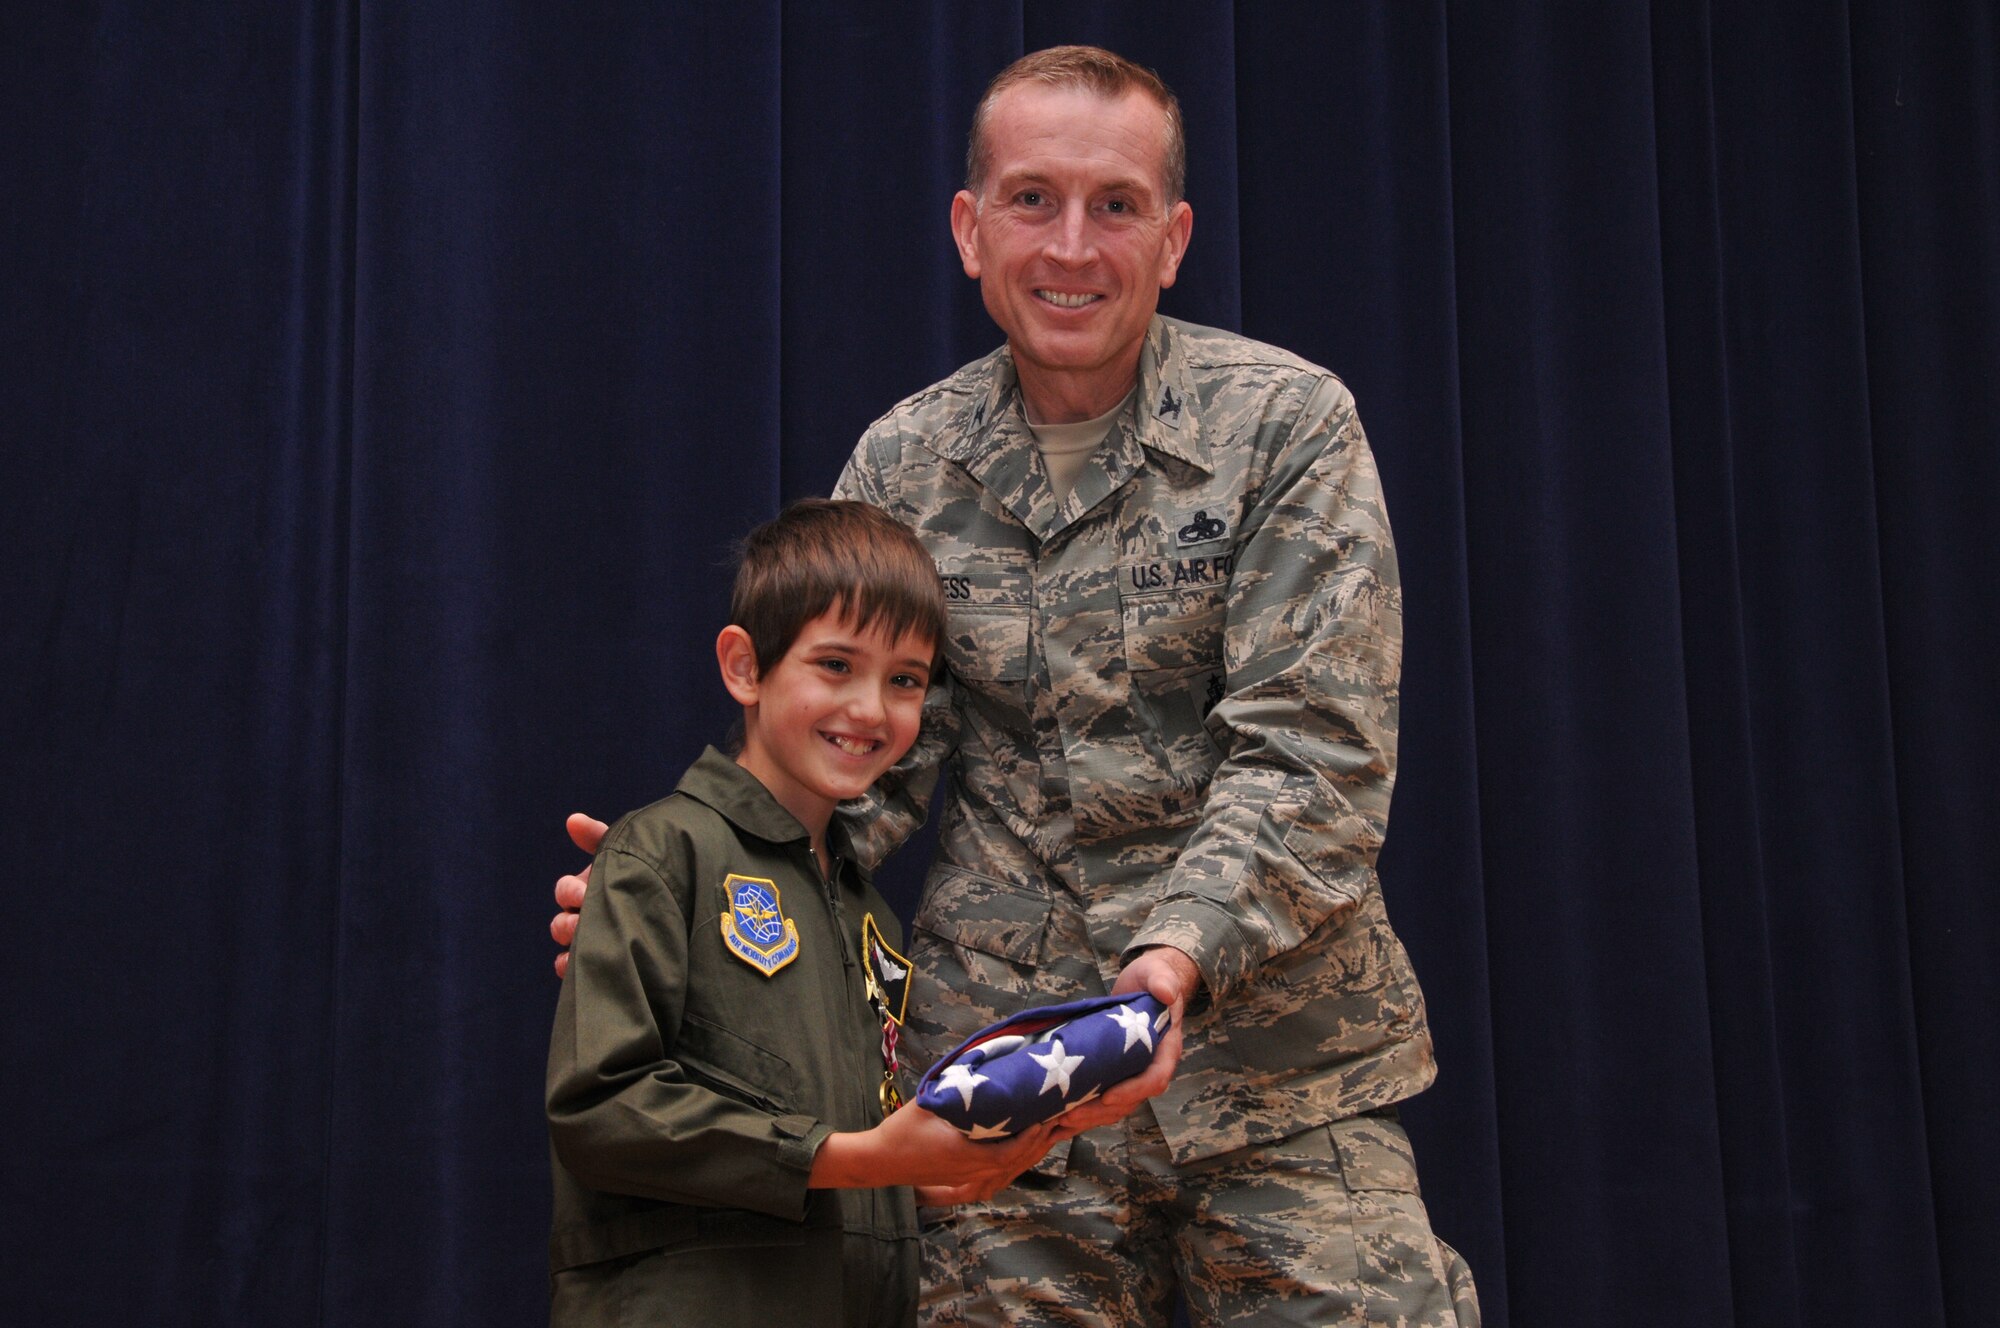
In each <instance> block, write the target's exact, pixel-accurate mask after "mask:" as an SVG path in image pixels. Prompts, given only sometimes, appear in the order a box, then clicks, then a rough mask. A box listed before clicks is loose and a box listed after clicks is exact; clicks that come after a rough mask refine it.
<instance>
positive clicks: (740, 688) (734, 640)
mask: <svg viewBox="0 0 2000 1328" xmlns="http://www.w3.org/2000/svg"><path fill="white" fill-rule="evenodd" d="M715 662H716V664H717V665H718V666H719V667H720V668H721V669H722V685H723V686H724V687H727V688H728V689H729V694H730V696H732V697H734V698H735V699H736V704H738V705H745V706H753V705H756V704H757V647H756V646H755V645H753V644H752V643H751V641H750V633H748V632H746V631H744V630H743V629H742V628H741V627H738V626H737V625H736V624H735V623H731V624H729V626H727V627H725V628H723V629H722V632H721V634H720V635H719V636H717V637H716V638H715Z"/></svg>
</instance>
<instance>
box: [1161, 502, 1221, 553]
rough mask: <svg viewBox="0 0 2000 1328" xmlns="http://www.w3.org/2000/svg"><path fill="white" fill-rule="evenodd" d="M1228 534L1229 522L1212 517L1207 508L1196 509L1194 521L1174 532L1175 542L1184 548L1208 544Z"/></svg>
mask: <svg viewBox="0 0 2000 1328" xmlns="http://www.w3.org/2000/svg"><path fill="white" fill-rule="evenodd" d="M1228 533H1229V523H1228V522H1226V521H1224V520H1223V519H1222V518H1221V517H1219V516H1210V515H1209V514H1208V511H1207V509H1205V508H1196V509H1195V514H1194V520H1192V521H1190V522H1188V523H1187V524H1186V525H1184V526H1182V527H1181V528H1180V529H1179V530H1178V531H1176V532H1174V542H1175V543H1177V544H1180V545H1182V546H1186V545H1189V544H1206V543H1207V542H1208V541H1210V540H1218V539H1221V538H1222V537H1223V536H1224V535H1227V534H1228Z"/></svg>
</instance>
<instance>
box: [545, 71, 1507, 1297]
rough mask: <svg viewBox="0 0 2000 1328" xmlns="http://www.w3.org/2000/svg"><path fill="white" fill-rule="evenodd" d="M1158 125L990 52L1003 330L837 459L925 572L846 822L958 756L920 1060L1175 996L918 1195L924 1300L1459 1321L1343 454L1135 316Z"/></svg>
mask: <svg viewBox="0 0 2000 1328" xmlns="http://www.w3.org/2000/svg"><path fill="white" fill-rule="evenodd" d="M1184 161H1185V154H1184V150H1183V148H1182V133H1181V127H1180V113H1179V108H1178V106H1177V105H1176V104H1175V102H1174V99H1173V97H1172V94H1171V93H1169V92H1168V91H1167V90H1166V88H1165V87H1164V86H1163V85H1161V84H1160V83H1159V81H1158V80H1157V79H1156V78H1154V77H1153V75H1151V74H1150V72H1148V71H1145V70H1142V69H1139V68H1138V67H1137V66H1133V65H1131V64H1129V63H1127V62H1125V61H1123V60H1121V59H1119V58H1118V57H1116V56H1114V55H1111V54H1110V53H1108V52H1103V51H1098V50H1095V49H1093V48H1074V47H1072V48H1057V49H1056V50H1053V51H1044V52H1039V53H1037V54H1035V55H1031V56H1028V57H1026V58H1025V59H1024V60H1022V61H1020V62H1018V63H1017V64H1016V65H1014V66H1012V67H1010V68H1009V69H1008V70H1006V71H1004V72H1003V73H1002V74H1001V75H1000V76H999V77H998V78H996V79H995V80H994V83H993V84H992V85H991V86H990V87H989V89H988V92H987V95H986V98H985V99H984V100H983V101H982V103H981V106H980V108H979V111H978V113H977V116H976V117H975V121H974V126H973V135H972V145H971V150H970V153H969V157H968V171H967V177H968V179H967V188H966V190H965V191H963V192H961V193H960V194H959V195H958V196H957V197H956V198H955V199H954V200H953V205H952V228H953V233H954V236H955V237H956V239H957V242H958V246H959V250H960V254H961V257H962V259H963V262H964V265H965V269H966V272H967V275H969V276H971V277H974V278H975V279H977V280H979V282H980V285H981V292H982V295H983V297H984V299H985V302H986V306H987V308H988V310H989V311H990V312H991V313H992V315H993V317H994V319H995V321H996V322H998V323H999V324H1000V326H1001V328H1002V329H1003V330H1004V331H1005V332H1006V334H1007V345H1006V346H1005V347H1003V348H1002V349H1001V350H999V351H997V352H995V353H994V354H993V355H990V356H988V357H987V358H985V359H983V360H980V361H978V362H976V363H974V364H972V365H969V366H967V367H966V368H964V369H962V370H960V371H959V372H958V373H956V374H954V375H953V376H952V377H950V378H948V379H946V380H945V381H943V382H941V383H938V384H936V385H934V386H932V387H930V388H928V389H926V390H925V391H923V392H920V393H918V394H917V395H916V396H914V397H911V398H910V399H909V400H907V401H905V402H903V403H902V404H900V405H898V406H897V407H896V408H895V409H894V410H892V411H890V412H889V413H888V414H887V415H885V416H884V417H883V418H882V419H881V420H879V421H877V422H876V424H875V425H874V426H872V427H871V428H870V429H869V430H868V432H867V434H866V435H865V436H864V437H863V438H862V440H861V443H860V445H859V447H858V448H857V449H856V451H855V453H854V456H853V458H852V459H851V460H850V462H849V463H848V466H847V469H846V471H845V472H844V473H843V475H842V476H841V479H840V483H839V485H838V488H837V493H838V494H839V495H840V496H842V497H853V498H861V499H864V500H866V501H868V502H871V503H875V504H877V505H879V506H881V507H883V508H885V509H887V510H888V511H889V512H890V513H892V514H893V515H895V516H897V517H898V518H900V519H901V520H903V521H904V522H906V523H907V524H909V525H910V526H911V527H912V528H913V529H914V530H916V531H917V533H918V536H919V538H920V539H922V540H923V542H924V544H925V545H926V547H927V548H928V549H929V550H930V551H931V552H932V554H933V555H934V556H935V557H936V559H937V562H938V567H939V570H940V572H941V574H942V575H943V577H944V583H945V590H946V599H947V607H948V610H949V619H950V622H949V631H948V633H947V637H946V641H945V647H944V648H945V654H946V657H947V659H948V661H949V663H950V670H949V673H948V675H947V677H946V679H945V681H944V682H943V684H941V685H940V686H939V687H938V688H936V689H935V690H934V692H933V694H932V696H931V697H930V700H929V704H928V705H927V709H926V714H925V730H924V734H923V736H922V737H921V738H920V739H919V741H918V744H917V746H916V748H914V749H913V750H912V752H911V753H910V755H909V757H907V758H906V759H905V761H904V762H903V763H902V764H901V765H899V766H898V768H897V770H896V771H894V772H892V774H891V776H890V777H889V778H888V779H887V780H885V782H884V783H883V784H882V785H880V786H878V789H877V791H876V796H875V797H874V798H872V799H871V800H870V802H869V805H868V806H866V807H862V808H859V809H856V810H855V814H854V815H853V816H852V818H851V819H850V829H851V832H852V835H853V837H854V839H855V841H856V843H857V846H859V847H860V851H862V852H863V853H864V854H865V855H866V854H869V851H870V849H871V848H872V850H873V856H879V855H880V854H882V853H886V852H887V851H888V850H889V849H890V848H891V847H893V846H894V845H895V844H896V843H898V842H900V841H901V839H902V838H903V837H904V836H906V835H907V834H908V833H909V832H910V831H911V830H912V829H913V828H914V827H915V826H916V825H917V824H919V823H920V822H921V820H922V816H923V803H924V799H925V798H926V797H927V795H928V793H929V791H930V789H931V788H932V787H933V785H934V783H935V779H936V775H937V772H938V770H939V769H940V768H941V767H944V768H948V769H949V772H950V775H951V780H950V783H949V788H950V794H949V801H948V803H947V805H946V806H945V808H944V811H943V821H942V829H941V840H940V847H939V853H938V858H937V861H936V862H935V863H934V864H933V866H932V869H931V872H930V875H929V877H928V879H927V881H926V884H925V889H924V893H923V898H922V901H921V903H920V905H919V908H918V912H917V916H916V918H915V920H914V928H913V936H912V951H911V959H912V961H913V964H914V966H915V968H916V970H917V973H918V975H919V982H918V984H917V985H916V986H915V987H914V988H913V993H914V994H913V1006H914V1007H915V1008H913V1011H912V1018H911V1023H910V1027H909V1036H908V1040H907V1042H906V1045H907V1046H909V1047H910V1048H911V1049H912V1051H913V1053H914V1056H913V1059H914V1061H915V1063H916V1068H917V1069H918V1070H921V1069H922V1068H923V1067H924V1066H925V1065H927V1064H928V1063H929V1062H930V1061H931V1060H932V1059H934V1058H935V1057H936V1056H938V1055H941V1054H942V1053H944V1052H945V1051H948V1050H950V1049H951V1048H952V1047H953V1046H955V1045H956V1044H957V1043H958V1042H959V1041H960V1040H961V1039H963V1038H964V1037H965V1036H966V1035H967V1034H969V1033H971V1032H972V1031H974V1030H975V1029H977V1028H979V1027H980V1026H982V1025H984V1024H986V1023H988V1022H990V1021H992V1020H994V1019H997V1018H1000V1017H1001V1016H1004V1015H1006V1014H1009V1013H1011V1012H1013V1011H1015V1010H1017V1009H1020V1008H1022V1007H1024V1006H1027V1005H1031V1004H1038V1003H1045V1002H1050V1001H1063V1000H1070V999H1073V998H1076V997H1080V996H1085V995H1094V994H1097V993H1100V992H1103V991H1105V990H1107V989H1115V990H1120V991H1124V990H1132V989H1135V988H1142V987H1143V988H1147V989H1150V990H1151V991H1152V992H1153V993H1154V994H1155V995H1157V996H1160V997H1161V998H1162V999H1165V1000H1167V1001H1169V1002H1170V1003H1171V1004H1173V1006H1174V1008H1175V1011H1176V1014H1177V1015H1180V1016H1184V1017H1183V1018H1182V1019H1181V1022H1180V1023H1179V1024H1177V1028H1176V1031H1175V1032H1174V1033H1170V1034H1169V1035H1167V1036H1166V1037H1163V1039H1162V1043H1163V1046H1162V1050H1161V1053H1160V1055H1159V1056H1158V1058H1156V1061H1155V1065H1154V1067H1153V1070H1152V1072H1150V1073H1149V1074H1148V1075H1146V1076H1144V1077H1142V1079H1141V1080H1140V1081H1136V1082H1135V1083H1134V1084H1132V1085H1131V1086H1129V1087H1127V1088H1123V1089H1114V1090H1113V1091H1112V1092H1111V1093H1109V1094H1107V1095H1106V1097H1105V1098H1104V1099H1102V1100H1101V1101H1099V1102H1097V1103H1091V1104H1088V1105H1086V1106H1084V1107H1082V1108H1080V1109H1079V1110H1077V1111H1076V1112H1074V1113H1072V1116H1071V1120H1072V1121H1073V1122H1074V1123H1075V1124H1076V1125H1077V1126H1079V1127H1091V1126H1095V1127H1098V1128H1092V1129H1089V1131H1088V1132H1087V1133H1081V1134H1079V1135H1077V1136H1076V1137H1075V1138H1073V1139H1072V1140H1070V1141H1069V1142H1068V1144H1067V1145H1065V1146H1063V1147H1060V1148H1059V1149H1058V1150H1057V1151H1055V1152H1052V1153H1051V1154H1050V1155H1049V1157H1048V1158H1047V1159H1045V1161H1044V1162H1043V1164H1042V1165H1041V1166H1040V1167H1038V1168H1037V1169H1036V1171H1035V1172H1033V1173H1030V1174H1029V1175H1027V1176H1024V1177H1022V1178H1021V1180H1020V1181H1019V1182H1017V1183H1016V1184H1015V1185H1014V1186H1013V1187H1012V1188H1010V1189H1009V1190H1007V1191H1004V1192H1003V1193H1002V1194H1000V1195H999V1196H998V1197H997V1198H996V1199H995V1200H994V1201H992V1202H990V1203H988V1204H985V1205H978V1206H967V1207H961V1208H958V1209H955V1210H952V1211H951V1212H950V1213H949V1214H944V1215H940V1217H939V1220H938V1221H937V1222H936V1223H935V1224H933V1225H932V1226H931V1227H930V1228H929V1229H928V1230H927V1232H926V1249H925V1270H924V1272H925V1283H926V1292H925V1310H924V1313H925V1318H926V1321H927V1322H930V1323H933V1324H938V1325H945V1324H957V1323H978V1324H997V1323H1031V1324H1040V1323H1062V1324H1091V1325H1098V1324H1102V1325H1111V1324H1147V1325H1155V1324H1161V1325H1163V1324H1165V1323H1166V1321H1167V1316H1168V1313H1169V1308H1170V1306H1171V1304H1172V1299H1173V1295H1174V1291H1175V1289H1176V1287H1178V1288H1180V1289H1181V1290H1182V1291H1183V1292H1184V1293H1185V1294H1186V1296H1187V1299H1188V1303H1189V1306H1190V1308H1191V1309H1192V1311H1193V1313H1194V1317H1195V1319H1196V1321H1197V1322H1198V1323H1202V1324H1211V1323H1214V1324H1220V1323H1229V1322H1254V1323H1259V1324H1263V1323H1288V1322H1297V1323H1314V1324H1329V1323H1340V1324H1396V1325H1401V1326H1404V1328H1415V1326H1417V1325H1424V1326H1428V1328H1448V1326H1450V1325H1460V1326H1461V1328H1463V1326H1465V1325H1476V1324H1477V1322H1478V1306H1477V1300H1476V1297H1475V1294H1474V1292H1473V1288H1472V1280H1471V1276H1470V1273H1469V1271H1468V1270H1467V1269H1466V1268H1465V1265H1464V1262H1463V1260H1461V1259H1459V1258H1458V1256H1457V1255H1456V1254H1455V1253H1454V1252H1452V1251H1451V1250H1450V1249H1449V1247H1447V1246H1445V1245H1444V1244H1443V1243H1442V1242H1440V1241H1438V1240H1437V1239H1436V1238H1435V1237H1434V1236H1433V1235H1432V1233H1431V1231H1430V1226H1429V1219H1428V1217H1427V1216H1426V1214H1425V1212H1424V1208H1423V1203H1422V1201H1421V1199H1420V1198H1419V1197H1418V1193H1417V1182H1416V1171H1415V1167H1414V1164H1413V1162H1412V1160H1411V1157H1410V1152H1409V1146H1408V1141H1407V1138H1406V1137H1405V1135H1404V1133H1403V1131H1402V1128H1401V1127H1400V1126H1399V1125H1398V1124H1397V1123H1396V1121H1395V1119H1394V1109H1393V1104H1394V1103H1396V1102H1398V1101H1400V1100H1401V1099H1403V1098H1405V1097H1408V1096H1410V1095H1411V1094H1413V1093H1415V1092H1417V1091H1418V1090H1420V1089H1422V1088H1423V1087H1425V1086H1426V1085H1427V1084H1429V1083H1430V1081H1431V1080H1432V1078H1433V1077H1434V1075H1435V1073H1436V1070H1435V1065H1434V1063H1433V1061H1432V1057H1431V1042H1430V1035H1429V1032H1428V1029H1427V1026H1426V1023H1425V1017H1424V1007H1423V998H1422V995H1421V993H1420V992H1419V990H1418V987H1417V983H1416V979H1415V976H1414V975H1413V974H1412V972H1411V970H1410V965H1409V961H1408V959H1407V957H1406V956H1405V954H1404V952H1403V947H1402V945H1401V943H1400V942H1399V941H1398V940H1397V939H1396V935H1395V933H1394V932H1393V931H1392V930H1391V929H1390V926H1389V921H1388V917H1387V915H1386V913H1385V912H1384V908H1383V901H1382V896H1381V891H1380V888H1379V885H1378V882H1377V879H1376V875H1375V857H1376V852H1377V850H1378V848H1379V847H1380V845H1381V842H1382V836H1383V833H1384V830H1385V828H1386V824H1387V819H1388V812H1389V794H1390V786H1391V783H1392V780H1393V774H1394V761H1395V744H1396V727H1397V699H1398V674H1399V669H1400V652H1401V607H1402V606H1401V595H1400V591H1399V588H1398V583H1397V576H1396V563H1395V556H1394V551H1393V549H1392V546H1391V543H1390V538H1389V527H1388V523H1387V519H1386V517H1385V516H1384V513H1383V508H1382V502H1381V494H1380V488H1379V484H1378V480H1377V476H1376V472H1375V466H1374V461H1373V459H1372V457H1371V456H1370V454H1369V451H1368V446H1367V442H1366V440H1365V438H1364V437H1363V435H1362V431H1361V425H1360V422H1359V421H1358V420H1357V418H1356V416H1355V412H1354V404H1353V399H1352V398H1351V396H1350V395H1349V394H1348V392H1347V389H1346V388H1345V387H1344V386H1342V384H1341V383H1340V382H1339V381H1338V380H1337V379H1335V378H1334V377H1333V376H1332V375H1330V374H1328V373H1327V372H1326V371H1325V370H1323V369H1319V368H1317V367H1315V366H1313V365H1311V364H1308V363H1306V362H1305V361H1303V360H1301V359H1299V358H1297V357H1296V356H1293V355H1289V354H1287V353H1285V352H1284V351H1280V350H1277V349H1275V348H1273V347H1270V346H1265V345H1260V344H1258V343H1256V342H1253V341H1249V340H1247V339H1245V338H1242V337H1238V336H1234V335H1231V334H1228V333H1224V332H1218V331H1214V330H1212V329H1207V328H1199V327H1193V326H1189V325H1187V324H1182V323H1177V322H1174V321H1172V320H1169V319H1165V318H1161V317H1159V316H1158V315H1157V312H1156V310H1157V306H1158V300H1159V291H1160V289H1161V288H1162V287H1164V286H1168V285H1171V284H1172V283H1173V280H1174V276H1175V273H1176V271H1177V268H1178V265H1179V261H1180V258H1181V255H1182V254H1183V253H1184V252H1185V249H1186V245H1187V242H1188V238H1189V234H1190V229H1191V212H1190V210H1189V207H1188V204H1187V203H1186V202H1184V201H1182V199H1181V190H1182V184H1183V180H1184V175H1185V168H1184ZM1078 422H1084V423H1083V424H1079V423H1078ZM1052 426H1053V427H1052ZM1066 426H1067V427H1068V429H1069V433H1070V434H1072V435H1073V434H1074V433H1075V431H1076V430H1077V429H1083V431H1084V433H1085V437H1084V439H1083V442H1084V447H1083V449H1082V450H1079V449H1078V448H1076V447H1075V446H1073V444H1074V443H1075V441H1076V440H1075V439H1074V437H1066V436H1065V434H1064V430H1065V427H1066ZM1086 426H1088V427H1086ZM1105 430H1108V432H1103V431H1105ZM1098 433H1101V434H1102V436H1101V440H1100V441H1096V442H1095V445H1094V447H1093V446H1091V445H1090V444H1091V442H1092V438H1091V435H1094V434H1098ZM558 897H559V898H564V897H565V896H564V894H563V892H562V891H561V890H559V892H558ZM574 897H575V896H574V894H571V895H570V896H569V898H570V899H571V900H573V899H574ZM1183 1046H1184V1047H1185V1054H1184V1055H1182V1056H1180V1058H1179V1060H1178V1064H1176V1055H1177V1054H1178V1053H1179V1052H1180V1049H1181V1048H1182V1047H1183ZM1155 1093H1157V1096H1152V1097H1151V1098H1150V1101H1143V1100H1141V1099H1142V1098H1144V1097H1146V1096H1147V1095H1150V1094H1155Z"/></svg>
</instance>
